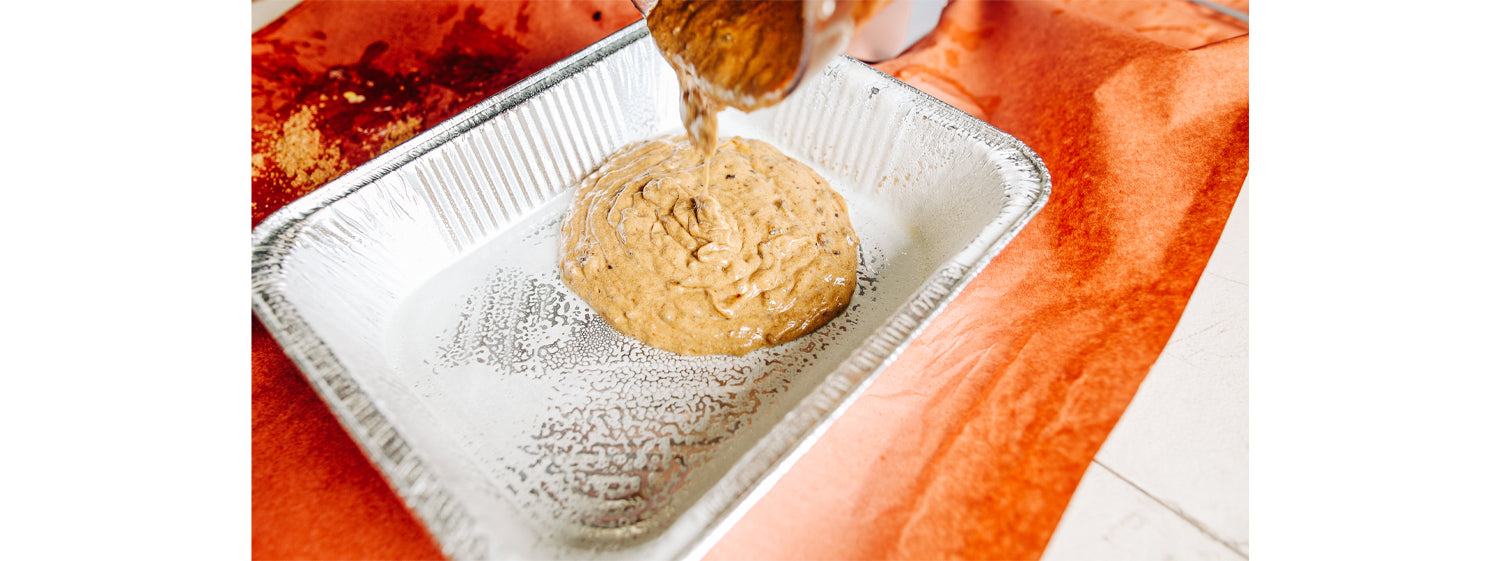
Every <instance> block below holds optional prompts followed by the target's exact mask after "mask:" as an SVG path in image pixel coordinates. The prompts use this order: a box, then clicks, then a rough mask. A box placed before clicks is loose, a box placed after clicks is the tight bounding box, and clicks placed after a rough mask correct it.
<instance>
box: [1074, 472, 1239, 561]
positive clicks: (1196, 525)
mask: <svg viewBox="0 0 1500 561" xmlns="http://www.w3.org/2000/svg"><path fill="white" fill-rule="evenodd" d="M1091 461H1092V462H1093V463H1094V464H1095V465H1098V466H1099V467H1101V468H1104V471H1107V472H1109V473H1111V474H1113V475H1114V476H1115V477H1118V478H1120V481H1124V482H1125V484H1126V485H1129V486H1131V487H1134V488H1135V490H1137V491H1140V492H1141V494H1143V495H1146V497H1147V498H1150V499H1151V500H1152V501H1155V502H1156V504H1159V505H1161V506H1162V507H1163V508H1165V509H1167V510H1168V511H1171V512H1172V514H1176V515H1177V517H1178V518H1181V519H1183V521H1186V522H1187V523H1188V524H1191V525H1192V526H1193V527H1194V528H1197V529H1198V531H1200V532H1203V534H1204V535H1206V536H1208V537H1209V538H1211V539H1213V540H1214V541H1216V542H1219V544H1221V545H1223V546H1224V547H1227V548H1229V550H1230V551H1233V552H1234V554H1235V555H1238V556H1240V557H1243V558H1245V559H1249V558H1250V555H1249V554H1247V553H1245V552H1243V551H1240V548H1238V547H1235V546H1234V544H1232V543H1230V542H1229V540H1226V539H1224V538H1221V537H1219V534H1218V533H1216V532H1214V531H1213V530H1210V529H1209V528H1208V526H1207V525H1205V524H1203V523H1202V522H1199V521H1198V520H1197V519H1195V518H1193V517H1191V516H1188V515H1187V513H1185V512H1182V510H1180V509H1178V508H1177V507H1174V506H1172V505H1169V504H1167V503H1166V502H1165V501H1163V500H1161V499H1158V498H1156V495H1153V494H1151V492H1150V491H1147V490H1145V489H1142V488H1141V486H1140V485H1136V484H1135V482H1134V481H1131V480H1129V479H1127V478H1126V477H1125V476H1123V475H1120V472H1117V471H1115V470H1114V469H1112V468H1110V467H1109V466H1107V465H1104V464H1103V463H1101V462H1100V461H1099V460H1098V459H1094V460H1091Z"/></svg>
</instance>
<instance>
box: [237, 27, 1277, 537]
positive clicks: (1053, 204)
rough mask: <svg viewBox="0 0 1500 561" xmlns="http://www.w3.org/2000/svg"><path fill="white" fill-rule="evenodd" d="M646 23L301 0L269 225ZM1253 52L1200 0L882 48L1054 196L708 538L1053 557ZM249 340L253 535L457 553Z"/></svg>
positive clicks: (1154, 338)
mask: <svg viewBox="0 0 1500 561" xmlns="http://www.w3.org/2000/svg"><path fill="white" fill-rule="evenodd" d="M1228 3H1229V4H1233V5H1234V7H1235V8H1237V9H1239V10H1241V11H1245V12H1248V4H1247V3H1246V2H1243V1H1240V2H1228ZM637 18H638V16H637V15H636V14H635V12H634V9H633V8H632V7H631V6H630V3H629V2H628V1H626V0H616V1H592V2H591V1H576V2H562V1H547V2H542V1H538V2H483V1H444V0H392V1H386V2H356V1H352V0H335V1H320V0H306V1H304V2H303V3H302V4H299V5H298V6H297V7H296V8H293V9H292V10H291V11H290V12H288V13H287V14H286V15H285V16H283V17H282V18H281V19H279V20H278V21H276V22H274V23H272V24H271V25H269V26H267V27H266V28H265V29H262V30H261V31H259V32H257V33H255V34H254V36H253V38H252V48H253V51H252V88H251V89H252V95H253V104H252V135H251V136H252V168H251V174H252V200H251V222H252V224H255V223H258V222H259V221H261V220H262V219H264V217H265V216H267V215H268V214H269V213H270V212H272V211H274V210H275V209H276V208H279V207H280V206H281V205H284V204H286V203H287V202H290V201H291V200H293V199H295V198H296V197H298V196H301V195H303V194H305V193H307V192H309V191H311V190H312V189H313V188H315V187H317V186H319V185H321V184H323V183H325V182H327V181H328V180H330V179H332V178H334V177H336V176H338V175H339V174H341V173H343V172H344V171H347V170H348V169H350V168H352V167H353V166H355V165H358V164H359V163H362V162H364V161H366V160H368V159H369V158H370V157H372V156H374V155H375V154H378V153H380V152H381V151H383V150H386V149H389V148H390V147H391V146H394V145H395V144H397V143H399V142H400V141H401V140H404V139H406V138H410V137H411V136H412V135H414V134H416V133H418V132H420V131H422V130H425V129H426V128H427V127H430V126H432V125H434V124H436V123H438V122H440V121H441V120H442V119H444V118H446V117H448V116H451V115H453V114H455V113H457V112H458V111H460V110H462V109H463V108H465V107H468V106H469V105H472V104H473V103H475V102H477V101H479V100H481V99H483V98H484V97H486V96H489V95H492V94H494V93H496V92H498V91H500V90H502V89H504V87H505V86H507V85H509V84H511V83H514V82H515V81H516V80H518V79H520V78H522V77H524V76H526V75H528V74H530V73H532V72H535V71H537V70H539V69H541V68H543V67H545V66H546V65H548V64H550V63H552V62H555V61H556V60H559V59H561V58H563V57H565V56H567V55H568V54H571V53H572V52H575V51H577V50H578V49H581V48H583V47H585V46H587V45H588V44H590V43H592V42H594V41H596V40H598V39H600V38H602V37H604V36H605V35H608V34H609V33H610V32H613V31H614V30H617V29H619V28H621V27H623V26H624V25H626V24H628V23H630V22H632V21H634V20H635V19H637ZM1248 50H1249V37H1248V27H1247V26H1245V25H1244V24H1240V23H1238V22H1235V21H1234V20H1231V19H1228V18H1225V17H1222V16H1219V15H1217V14H1215V13H1214V12H1212V11H1210V10H1207V9H1206V8H1201V7H1198V6H1196V5H1194V4H1191V3H1188V2H1186V1H1184V0H1170V1H1167V0H1162V1H1108V0H1092V1H1085V2H1067V1H1061V0H1027V1H1019V2H997V1H978V0H959V1H956V2H953V3H952V4H950V5H949V6H948V8H947V9H946V10H945V12H944V14H943V19H942V21H941V23H940V24H939V27H938V29H937V30H936V31H935V32H934V33H933V34H932V35H930V36H929V37H928V38H926V39H924V40H923V41H921V42H919V43H918V44H917V45H914V46H913V47H912V48H911V49H909V50H908V51H907V52H906V53H905V54H903V55H902V56H900V57H898V58H896V59H894V60H891V61H887V62H885V63H882V64H880V65H878V67H879V68H881V69H882V70H884V71H886V72H889V73H891V74H892V75H894V76H896V77H897V78H900V79H902V80H905V81H907V82H908V83H911V84H913V85H915V86H917V87H919V88H922V89H924V90H926V91H928V92H930V93H932V94H934V95H936V96H937V97H939V98H941V99H944V100H945V101H948V102H949V103H952V104H954V105H955V106H957V107H959V108H961V109H964V110H966V111H968V112H970V113H972V114H974V115H976V116H979V117H980V118H982V119H985V120H986V121H988V122H990V123H992V124H994V125H995V126H996V127H998V128H1000V129H1001V130H1004V131H1006V132H1009V133H1011V134H1013V135H1015V136H1016V137H1018V138H1020V139H1021V140H1022V141H1023V142H1026V143H1027V144H1028V145H1029V146H1031V147H1032V148H1033V149H1034V150H1036V152H1037V153H1038V154H1039V155H1040V156H1041V157H1042V159H1043V160H1044V161H1045V162H1046V163H1047V166H1048V168H1049V170H1050V171H1051V173H1052V180H1053V193H1052V198H1051V200H1050V202H1049V203H1048V205H1047V207H1046V208H1045V209H1044V210H1043V211H1042V212H1041V213H1040V214H1038V215H1037V216H1036V218H1035V219H1033V220H1032V222H1031V224H1030V225H1029V226H1027V227H1026V229H1025V230H1024V231H1023V232H1022V233H1021V235H1020V236H1018V237H1017V238H1016V239H1015V240H1014V241H1013V242H1012V244H1011V245H1010V247H1008V248H1007V249H1006V250H1005V251H1004V252H1003V253H1002V254H1001V255H1000V256H999V257H998V258H996V259H995V261H994V262H993V263H991V264H990V266H989V267H988V268H986V269H985V271H984V272H983V273H982V274H981V275H980V276H979V277H978V278H977V279H976V280H975V281H974V282H973V283H972V284H971V285H970V286H969V287H968V288H967V289H966V290H965V291H964V293H963V294H962V295H961V296H959V298H958V299H957V300H956V301H955V302H954V303H953V304H952V305H951V306H950V307H949V308H948V309H947V310H945V311H944V312H943V313H942V314H941V316H939V318H938V319H937V320H936V321H935V322H934V323H933V324H932V326H931V327H930V328H928V330H927V331H926V332H924V333H923V335H922V336H921V337H920V338H919V339H918V341H917V342H916V343H915V344H913V345H912V346H911V347H910V348H909V349H908V350H907V351H906V352H905V353H904V354H903V355H902V356H901V358H900V359H898V361H897V362H896V363H895V364H894V365H892V366H891V367H890V368H889V369H887V370H886V372H885V373H884V374H882V375H881V377H880V378H879V379H878V380H877V381H876V383H875V384H874V385H873V386H872V387H871V388H870V389H869V390H868V392H867V393H866V395H865V396H863V397H861V398H860V399H859V400H858V401H857V402H856V403H855V404H854V406H853V407H851V408H850V410H849V411H848V412H847V413H846V414H845V415H844V416H843V417H842V418H841V419H840V420H839V421H837V422H836V423H835V424H834V425H833V427H832V428H831V429H830V430H829V431H828V433H827V434H826V435H825V436H824V437H823V438H822V439H821V440H820V441H819V442H818V443H817V444H816V445H814V446H813V448H812V449H811V450H810V451H809V452H808V454H807V455H806V456H804V457H803V458H802V459H801V460H799V461H798V462H797V464H796V465H795V466H793V468H792V469H791V471H790V472H789V473H788V474H787V475H786V476H785V477H784V478H783V479H782V480H781V481H779V482H778V483H777V485H776V486H775V487H774V488H773V489H772V490H771V491H770V493H768V494H767V496H766V497H765V498H764V499H763V500H762V501H761V502H760V503H758V504H757V505H756V506H755V507H754V508H752V509H751V510H750V512H749V513H748V514H747V516H746V517H745V518H744V519H743V520H742V521H740V522H739V523H738V524H737V525H736V526H735V527H734V528H733V529H731V530H730V532H729V533H728V534H727V535H726V536H725V537H724V539H723V540H722V541H721V542H720V543H719V544H718V545H717V546H716V547H715V548H714V549H713V550H712V551H711V552H710V553H709V557H710V558H714V559H741V558H921V559H931V558H948V557H960V558H984V559H1035V558H1037V557H1038V556H1040V555H1041V553H1042V551H1043V549H1044V548H1045V547H1046V544H1047V540H1048V539H1049V538H1050V536H1051V534H1052V530H1053V528H1054V527H1055V525H1056V524H1057V521H1058V519H1059V517H1060V516H1061V515H1062V512H1063V510H1064V509H1065V508H1066V506H1067V503H1068V500H1069V498H1070V497H1071V495H1072V492H1073V489H1074V488H1075V487H1076V486H1077V484H1078V481H1079V479H1080V478H1081V477H1082V476H1083V472H1084V470H1085V468H1086V467H1087V465H1088V462H1089V460H1090V459H1091V458H1092V457H1093V454H1094V452H1095V451H1096V450H1097V449H1098V447H1099V446H1100V444H1102V443H1103V441H1104V439H1105V437H1106V436H1107V435H1108V433H1109V431H1110V429H1111V428H1112V427H1113V426H1114V423H1115V421H1116V420H1117V419H1118V418H1119V416H1120V414H1121V413H1122V412H1123V411H1124V408H1125V406H1126V404H1128V403H1129V401H1130V399H1131V397H1132V396H1133V395H1134V392H1135V389H1136V387H1137V385H1139V383H1140V381H1141V379H1142V378H1143V377H1144V376H1145V375H1146V373H1147V371H1148V370H1149V368H1150V366H1151V364H1152V363H1153V362H1154V361H1155V360H1156V357H1157V355H1158V354H1159V353H1160V351H1161V349H1162V347H1163V346H1164V345H1165V344H1166V341H1167V339H1168V337H1169V336H1170V335H1171V332H1172V329H1173V327H1174V326H1175V325H1176V322H1177V319H1178V317H1179V316H1180V315H1181V313H1182V310H1183V307H1184V306H1185V305H1186V303H1187V300H1188V297H1189V296H1190V295H1191V294H1192V291H1193V287H1194V286H1195V285H1196V283H1197V279H1198V277H1199V275H1200V274H1201V273H1202V271H1203V268H1204V266H1205V265H1206V263H1207V261H1208V257H1209V255H1210V253H1211V252H1212V250H1213V247H1214V244H1215V243H1216V242H1217V240H1218V236H1219V233H1220V231H1221V230H1222V228H1223V224H1224V221H1225V219H1226V218H1227V216H1228V214H1229V210H1230V208H1231V206H1232V205H1233V203H1234V199H1235V197H1236V195H1237V194H1238V192H1239V188H1240V185H1241V184H1242V183H1243V181H1244V178H1245V175H1246V172H1247V170H1248V165H1249V156H1248V137H1249V125H1248V121H1249V117H1248V115H1249V73H1248ZM251 339H252V377H251V383H252V400H253V402H252V433H251V434H252V454H253V462H254V465H253V468H252V477H253V480H252V491H253V497H252V509H253V512H252V521H253V524H254V528H253V531H252V536H253V538H252V555H253V556H254V557H255V558H257V559H277V558H308V559H312V558H353V559H368V558H382V559H395V558H413V559H416V558H437V557H441V552H440V551H439V550H438V549H437V546H436V544H435V543H433V541H432V540H431V538H430V537H429V536H428V535H427V534H426V533H425V531H424V530H423V529H422V527H421V526H420V525H419V524H418V523H417V522H416V520H415V519H413V518H412V516H411V515H410V514H409V513H408V512H407V511H406V510H405V508H404V507H403V505H402V504H401V503H400V501H399V500H398V499H397V498H396V497H395V495H394V494H393V493H392V492H391V491H390V489H389V488H388V487H386V485H385V483H384V481H383V480H381V478H380V475H379V473H378V472H377V471H376V470H375V469H374V468H373V467H372V466H371V465H370V464H369V462H368V461H366V460H365V458H364V457H363V456H361V455H360V453H359V451H358V449H357V448H356V447H355V446H354V444H353V442H352V441H351V440H350V439H349V437H348V435H347V434H346V433H345V432H344V431H343V430H342V428H341V427H340V426H339V425H338V423H337V422H336V421H335V420H334V418H333V416H332V415H331V414H330V413H329V411H328V410H327V408H326V407H325V406H324V405H323V404H322V402H321V401H319V400H318V398H317V396H316V395H315V394H314V393H313V391H312V389H311V388H310V387H309V386H308V385H307V383H306V382H305V381H304V380H303V379H302V378H301V375H300V374H299V373H298V372H297V370H296V368H295V367H294V366H293V365H292V364H291V362H290V361H289V360H288V359H287V358H286V357H285V356H284V355H283V354H282V352H281V350H280V349H279V348H278V347H277V346H276V344H275V342H274V341H273V340H272V339H271V338H270V337H269V335H268V334H267V333H266V332H265V330H264V328H262V327H261V326H260V325H259V324H258V323H256V322H255V321H254V320H253V319H252V327H251Z"/></svg>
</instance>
